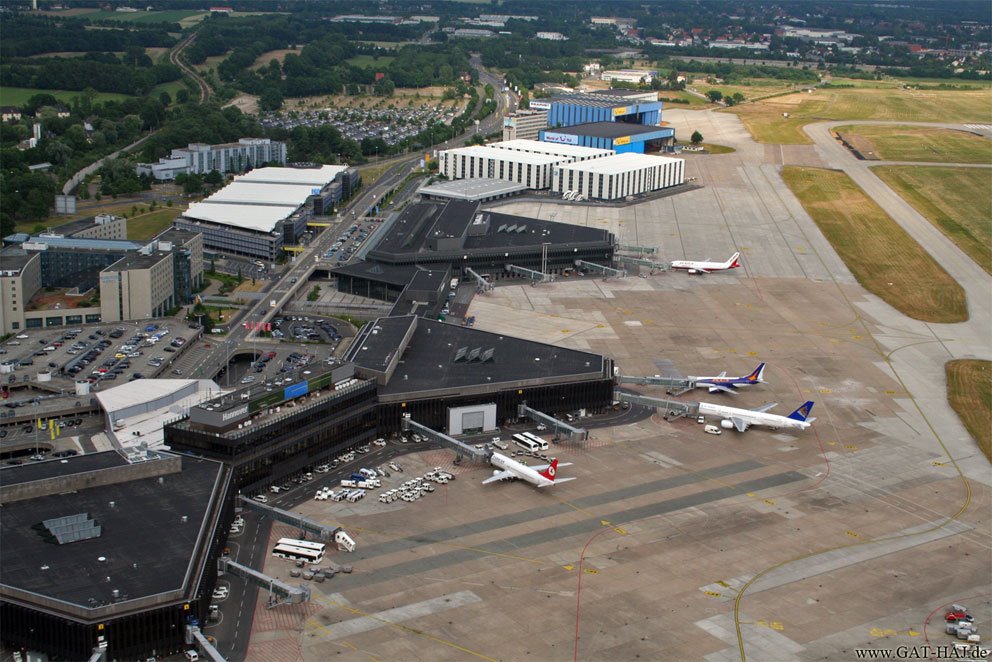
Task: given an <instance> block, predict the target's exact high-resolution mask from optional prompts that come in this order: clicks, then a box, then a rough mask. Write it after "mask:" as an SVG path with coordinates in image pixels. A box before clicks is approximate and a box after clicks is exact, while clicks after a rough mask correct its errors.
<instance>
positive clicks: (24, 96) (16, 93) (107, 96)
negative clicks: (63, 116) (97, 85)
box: [0, 87, 128, 106]
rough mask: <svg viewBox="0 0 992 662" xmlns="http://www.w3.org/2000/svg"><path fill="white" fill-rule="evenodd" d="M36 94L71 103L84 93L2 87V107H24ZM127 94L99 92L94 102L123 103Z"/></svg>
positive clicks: (0, 92) (0, 91) (0, 97)
mask: <svg viewBox="0 0 992 662" xmlns="http://www.w3.org/2000/svg"><path fill="white" fill-rule="evenodd" d="M36 94H51V95H52V96H53V97H55V98H56V99H58V100H59V101H63V102H65V103H69V102H71V101H72V99H73V97H78V96H79V95H80V94H82V92H78V91H76V90H41V89H37V88H33V87H0V106H23V105H24V104H26V103H27V102H28V99H30V98H31V97H33V96H34V95H36ZM127 98H128V95H126V94H117V93H116V92H97V93H96V96H95V97H94V101H97V102H100V101H121V100H123V99H127Z"/></svg>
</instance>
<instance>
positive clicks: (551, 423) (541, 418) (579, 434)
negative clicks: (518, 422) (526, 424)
mask: <svg viewBox="0 0 992 662" xmlns="http://www.w3.org/2000/svg"><path fill="white" fill-rule="evenodd" d="M517 418H529V419H531V420H532V421H537V422H538V423H546V424H547V425H548V427H550V428H551V429H552V430H554V433H555V439H558V438H559V436H560V433H561V432H563V431H564V432H566V433H567V434H568V440H569V441H585V440H586V439H588V438H589V431H588V430H586V429H585V428H576V427H572V426H571V425H569V424H568V423H566V422H564V421H559V420H558V419H557V418H555V417H554V416H549V415H548V414H545V413H544V412H543V411H538V410H536V409H532V408H530V407H528V406H527V403H526V402H524V403H522V404H519V405H517Z"/></svg>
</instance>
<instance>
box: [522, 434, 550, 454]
mask: <svg viewBox="0 0 992 662" xmlns="http://www.w3.org/2000/svg"><path fill="white" fill-rule="evenodd" d="M521 434H523V436H524V437H525V438H527V439H530V440H531V441H533V442H534V443H535V444H537V445H538V447H539V448H540V449H541V450H542V451H546V450H548V442H546V441H545V440H543V439H541V438H540V437H538V436H537V435H536V434H534V433H533V432H523V433H521Z"/></svg>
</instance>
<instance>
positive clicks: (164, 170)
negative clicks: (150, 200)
mask: <svg viewBox="0 0 992 662" xmlns="http://www.w3.org/2000/svg"><path fill="white" fill-rule="evenodd" d="M285 164H286V143H284V142H282V141H279V140H270V139H269V138H242V139H241V140H239V141H238V142H236V143H223V144H220V145H205V144H203V143H190V144H189V146H187V147H185V148H181V149H174V150H172V153H171V154H170V155H169V156H168V157H163V158H161V159H159V160H158V163H139V164H138V166H137V169H136V171H137V173H138V174H139V175H151V176H153V177H154V178H155V179H157V180H160V181H165V180H172V179H175V178H176V175H178V174H196V175H205V174H207V173H208V172H211V171H212V170H216V171H218V172H221V173H228V172H244V171H245V170H250V169H252V168H257V167H259V166H262V165H285Z"/></svg>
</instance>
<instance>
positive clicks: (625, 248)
mask: <svg viewBox="0 0 992 662" xmlns="http://www.w3.org/2000/svg"><path fill="white" fill-rule="evenodd" d="M617 250H618V251H622V252H624V253H636V254H638V255H645V254H647V255H654V254H655V253H657V252H658V249H657V248H652V247H650V246H634V245H633V244H618V245H617Z"/></svg>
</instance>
